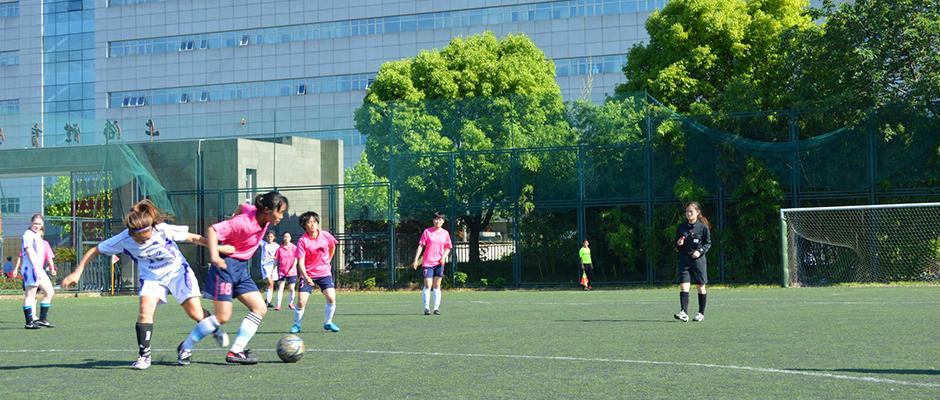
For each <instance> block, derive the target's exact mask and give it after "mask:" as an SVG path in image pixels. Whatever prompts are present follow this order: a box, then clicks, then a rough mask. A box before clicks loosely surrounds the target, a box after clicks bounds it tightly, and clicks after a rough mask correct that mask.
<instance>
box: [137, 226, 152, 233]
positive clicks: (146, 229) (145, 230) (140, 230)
mask: <svg viewBox="0 0 940 400" xmlns="http://www.w3.org/2000/svg"><path fill="white" fill-rule="evenodd" d="M151 229H153V226H146V227H143V228H140V229H135V230H134V233H143V232H147V231H149V230H151Z"/></svg>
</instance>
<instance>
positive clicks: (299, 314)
mask: <svg viewBox="0 0 940 400" xmlns="http://www.w3.org/2000/svg"><path fill="white" fill-rule="evenodd" d="M303 319H304V309H303V308H300V306H297V308H295V309H294V323H295V324H297V325H300V322H301V321H303Z"/></svg>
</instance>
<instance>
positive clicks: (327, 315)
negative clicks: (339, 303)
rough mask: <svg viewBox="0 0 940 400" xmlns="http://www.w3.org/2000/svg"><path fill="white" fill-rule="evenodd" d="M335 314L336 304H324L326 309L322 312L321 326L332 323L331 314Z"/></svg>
mask: <svg viewBox="0 0 940 400" xmlns="http://www.w3.org/2000/svg"><path fill="white" fill-rule="evenodd" d="M334 312H336V303H333V304H330V303H326V307H324V310H323V324H324V325H326V324H329V323H331V322H333V313H334Z"/></svg>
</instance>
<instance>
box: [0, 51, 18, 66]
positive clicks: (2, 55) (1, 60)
mask: <svg viewBox="0 0 940 400" xmlns="http://www.w3.org/2000/svg"><path fill="white" fill-rule="evenodd" d="M19 64H20V52H19V51H17V50H13V51H0V67H6V66H8V65H19Z"/></svg>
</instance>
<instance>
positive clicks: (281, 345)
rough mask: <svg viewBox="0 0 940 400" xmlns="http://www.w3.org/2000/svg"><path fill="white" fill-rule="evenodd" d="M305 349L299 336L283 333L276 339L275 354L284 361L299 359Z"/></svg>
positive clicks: (291, 361)
mask: <svg viewBox="0 0 940 400" xmlns="http://www.w3.org/2000/svg"><path fill="white" fill-rule="evenodd" d="M305 351H307V348H306V347H305V346H304V340H303V339H301V338H300V336H297V335H284V336H283V337H281V339H279V340H278V341H277V356H278V357H280V358H281V361H284V362H286V363H293V362H297V361H300V359H301V358H303V356H304V352H305Z"/></svg>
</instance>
